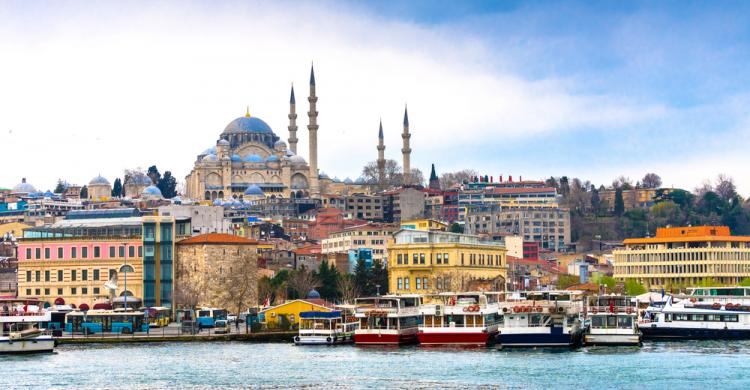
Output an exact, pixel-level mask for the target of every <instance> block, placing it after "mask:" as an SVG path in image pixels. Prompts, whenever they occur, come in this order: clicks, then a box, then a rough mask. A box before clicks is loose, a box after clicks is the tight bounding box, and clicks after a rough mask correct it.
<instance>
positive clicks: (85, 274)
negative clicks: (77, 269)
mask: <svg viewBox="0 0 750 390" xmlns="http://www.w3.org/2000/svg"><path fill="white" fill-rule="evenodd" d="M81 280H83V281H86V280H89V270H87V269H84V270H81Z"/></svg>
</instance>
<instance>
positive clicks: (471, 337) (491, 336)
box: [417, 332, 497, 346]
mask: <svg viewBox="0 0 750 390" xmlns="http://www.w3.org/2000/svg"><path fill="white" fill-rule="evenodd" d="M495 336H497V332H490V333H487V332H471V333H469V332H420V333H419V334H417V339H418V340H419V344H421V345H476V346H486V345H490V344H493V343H494V342H495Z"/></svg>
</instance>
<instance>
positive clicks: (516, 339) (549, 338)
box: [496, 331, 581, 348]
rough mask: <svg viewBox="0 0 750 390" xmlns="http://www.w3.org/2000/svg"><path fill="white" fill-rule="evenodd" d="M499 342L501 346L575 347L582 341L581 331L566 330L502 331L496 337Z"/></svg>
mask: <svg viewBox="0 0 750 390" xmlns="http://www.w3.org/2000/svg"><path fill="white" fill-rule="evenodd" d="M496 340H497V344H498V345H499V346H501V347H519V348H528V347H574V346H578V345H580V343H581V333H580V331H578V332H573V333H564V332H537V333H533V332H523V333H503V332H502V331H500V333H499V334H498V335H497V337H496Z"/></svg>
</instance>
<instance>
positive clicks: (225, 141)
mask: <svg viewBox="0 0 750 390" xmlns="http://www.w3.org/2000/svg"><path fill="white" fill-rule="evenodd" d="M216 144H217V145H224V146H229V141H227V140H225V139H220V140H219V142H217V143H216Z"/></svg>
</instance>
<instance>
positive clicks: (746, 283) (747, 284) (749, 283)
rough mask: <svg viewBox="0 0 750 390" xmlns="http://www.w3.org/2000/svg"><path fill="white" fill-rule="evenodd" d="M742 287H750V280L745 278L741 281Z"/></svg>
mask: <svg viewBox="0 0 750 390" xmlns="http://www.w3.org/2000/svg"><path fill="white" fill-rule="evenodd" d="M740 286H742V287H750V278H745V279H742V281H740Z"/></svg>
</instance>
